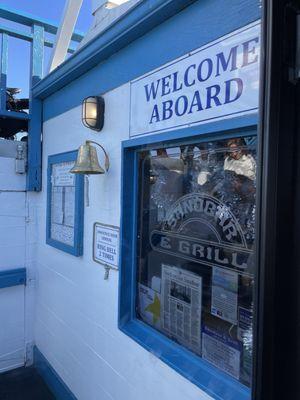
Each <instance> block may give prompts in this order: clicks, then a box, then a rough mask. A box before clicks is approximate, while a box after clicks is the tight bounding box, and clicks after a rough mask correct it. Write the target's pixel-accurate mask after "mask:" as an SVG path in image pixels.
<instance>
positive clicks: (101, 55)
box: [33, 0, 260, 121]
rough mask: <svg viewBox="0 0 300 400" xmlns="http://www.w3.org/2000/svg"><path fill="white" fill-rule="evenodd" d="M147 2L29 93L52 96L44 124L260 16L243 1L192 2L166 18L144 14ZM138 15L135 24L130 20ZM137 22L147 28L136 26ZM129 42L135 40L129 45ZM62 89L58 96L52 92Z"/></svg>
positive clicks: (250, 1) (249, 2)
mask: <svg viewBox="0 0 300 400" xmlns="http://www.w3.org/2000/svg"><path fill="white" fill-rule="evenodd" d="M170 1H171V2H172V4H173V2H175V3H176V1H175V0H169V1H168V2H167V3H168V4H169V3H170ZM147 3H148V6H149V0H145V1H143V2H142V3H141V4H138V6H137V7H138V8H134V9H133V10H132V11H130V12H128V13H127V14H126V15H125V16H124V17H123V19H122V20H121V21H120V22H118V23H122V26H124V29H125V28H126V29H125V30H124V31H123V32H122V31H121V32H120V29H119V27H118V24H116V25H113V26H112V27H110V28H109V29H107V30H106V31H105V32H103V34H102V35H101V36H100V37H98V39H95V40H93V41H91V42H89V43H88V44H87V45H86V46H84V47H82V49H80V50H78V51H77V52H76V53H75V54H74V56H72V57H70V58H69V59H68V60H67V61H66V62H65V64H62V65H61V66H60V68H58V69H57V70H55V71H53V72H52V73H51V74H49V75H48V76H47V77H45V78H44V79H43V80H42V81H41V82H40V83H39V84H38V85H37V86H35V87H34V88H33V93H34V96H37V97H41V98H43V99H44V98H46V97H48V95H50V94H53V95H52V96H51V98H50V99H47V101H46V102H45V112H44V121H46V120H49V119H51V118H54V117H56V116H57V115H60V114H62V113H65V112H67V111H68V110H71V109H73V108H75V107H77V106H79V105H80V104H81V103H82V101H83V99H84V98H85V97H88V96H91V95H99V94H103V93H107V92H108V91H110V90H113V89H115V88H117V87H119V86H121V85H123V84H124V83H126V82H129V81H131V80H134V79H137V78H138V77H140V76H142V75H144V74H146V73H149V72H150V71H153V70H154V69H156V68H159V67H161V66H162V65H164V64H166V63H169V62H172V61H174V60H175V59H177V58H178V57H182V56H184V55H186V54H187V53H189V52H191V51H195V50H197V49H199V48H201V47H203V46H205V45H207V44H209V43H211V42H212V41H215V40H217V39H218V38H220V37H221V36H224V35H228V34H230V32H233V31H235V30H236V29H238V28H242V27H244V26H245V25H248V24H250V23H252V22H254V21H257V20H258V19H259V17H260V13H259V9H258V7H257V4H256V5H255V4H254V3H255V0H243V7H242V5H241V1H240V0H223V1H222V2H220V1H219V0H210V1H208V0H205V1H198V2H194V3H193V4H191V5H189V7H186V8H184V9H183V10H181V11H180V12H179V13H178V14H176V15H171V17H172V18H170V17H168V15H169V14H168V13H171V11H170V10H169V11H168V10H166V9H165V8H164V7H163V8H162V9H161V10H160V9H159V10H156V9H155V8H154V9H153V13H152V14H150V12H149V10H148V8H149V7H148V8H147V7H146V4H147ZM155 4H157V1H156V2H155V3H154V5H155ZM142 6H143V7H145V8H144V12H145V16H144V17H143V14H142V12H141V10H140V8H139V7H142ZM169 7H171V5H170V4H169ZM245 9H247V13H246V12H244V10H245ZM224 10H225V11H226V12H225V14H224ZM167 11H168V12H167ZM147 12H148V14H150V15H148V14H147ZM160 12H161V13H162V15H160ZM138 13H139V14H140V16H141V19H140V20H137V21H135V19H137V18H138V17H137V15H139V14H138ZM156 13H157V15H156ZM155 15H156V17H155ZM163 17H164V18H165V20H164V21H163V23H161V24H160V25H159V26H156V25H155V26H156V27H155V29H152V30H151V31H149V32H148V31H146V32H145V29H146V28H147V29H148V28H151V26H152V24H155V21H156V18H157V19H158V18H163ZM125 21H127V22H126V24H127V25H128V26H127V25H126V24H125ZM131 21H132V25H130V24H131ZM140 21H146V22H147V23H145V25H142V26H141V25H139V23H140ZM151 21H152V22H151ZM150 22H151V23H150ZM141 23H142V22H141ZM174 30H176V35H174ZM125 33H126V34H125ZM134 38H136V39H137V40H135V41H134V42H132V41H133V40H134ZM161 38H163V39H164V40H161ZM170 44H171V45H170ZM133 60H140V62H133ZM98 63H101V67H100V66H99V67H96V68H93V69H92V70H89V68H92V67H93V66H96V65H97V64H98ZM87 70H89V72H88V73H86V72H87ZM85 73H86V74H85ZM76 78H79V79H76ZM95 82H97V85H95V84H94V83H95ZM62 87H63V89H62V90H63V92H60V91H59V92H57V91H58V90H59V89H60V88H62Z"/></svg>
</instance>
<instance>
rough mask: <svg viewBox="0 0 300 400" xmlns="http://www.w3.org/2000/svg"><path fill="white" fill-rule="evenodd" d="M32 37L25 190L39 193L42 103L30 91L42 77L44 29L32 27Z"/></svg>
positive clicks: (36, 26)
mask: <svg viewBox="0 0 300 400" xmlns="http://www.w3.org/2000/svg"><path fill="white" fill-rule="evenodd" d="M32 36H33V39H32V43H31V81H30V102H29V112H30V121H29V132H28V173H27V190H29V191H40V190H41V187H42V101H41V100H40V99H34V98H33V97H32V91H31V89H32V87H33V86H34V85H36V84H37V83H38V82H39V81H40V80H41V79H42V76H43V60H44V28H43V27H42V26H40V25H33V27H32Z"/></svg>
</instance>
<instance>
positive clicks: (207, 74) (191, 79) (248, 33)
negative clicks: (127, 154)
mask: <svg viewBox="0 0 300 400" xmlns="http://www.w3.org/2000/svg"><path fill="white" fill-rule="evenodd" d="M259 52H260V22H259V21H258V22H255V23H253V24H250V25H247V26H246V27H243V28H242V29H239V30H237V31H234V32H231V33H230V34H228V35H226V36H223V37H222V38H219V39H218V40H216V41H215V42H212V43H209V44H207V45H205V46H203V47H201V48H200V49H197V50H195V51H193V52H191V53H189V54H187V55H185V56H183V57H181V58H179V59H177V60H175V61H173V62H171V63H169V64H167V65H164V66H163V67H161V68H159V69H157V70H155V71H153V72H151V73H149V74H147V75H144V76H143V77H140V78H138V79H136V80H134V81H132V82H131V83H130V96H131V107H130V109H131V111H130V136H131V137H134V136H140V135H144V134H149V133H155V132H160V131H165V130H170V129H177V128H180V127H184V126H191V125H198V124H202V123H207V122H211V121H216V120H220V119H224V118H231V117H236V116H241V115H246V114H250V113H254V112H256V111H257V108H258V89H259Z"/></svg>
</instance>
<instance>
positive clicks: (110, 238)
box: [93, 222, 120, 269]
mask: <svg viewBox="0 0 300 400" xmlns="http://www.w3.org/2000/svg"><path fill="white" fill-rule="evenodd" d="M119 232H120V231H119V228H118V227H116V226H110V225H105V224H100V223H97V222H96V223H95V224H94V255H93V258H94V261H97V262H98V263H100V264H103V265H109V266H110V267H111V268H116V269H117V268H118V265H119V243H120V240H119V234H120V233H119Z"/></svg>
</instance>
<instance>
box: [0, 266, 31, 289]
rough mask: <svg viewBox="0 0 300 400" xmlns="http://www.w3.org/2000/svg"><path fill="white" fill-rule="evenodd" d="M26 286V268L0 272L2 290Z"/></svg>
mask: <svg viewBox="0 0 300 400" xmlns="http://www.w3.org/2000/svg"><path fill="white" fill-rule="evenodd" d="M25 284H26V268H16V269H11V270H6V271H0V289H3V288H8V287H12V286H19V285H25Z"/></svg>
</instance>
